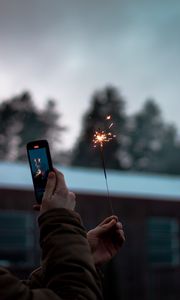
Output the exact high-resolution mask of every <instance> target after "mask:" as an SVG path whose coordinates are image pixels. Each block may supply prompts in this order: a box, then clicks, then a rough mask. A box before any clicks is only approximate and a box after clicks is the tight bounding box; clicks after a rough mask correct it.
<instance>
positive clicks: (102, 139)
mask: <svg viewBox="0 0 180 300" xmlns="http://www.w3.org/2000/svg"><path fill="white" fill-rule="evenodd" d="M106 120H108V121H109V120H111V115H108V116H106ZM113 125H114V124H113V123H111V124H110V125H109V126H108V130H107V131H106V130H101V129H98V130H97V131H95V134H94V136H93V144H94V147H97V146H99V149H100V155H101V161H102V167H103V171H104V177H105V181H106V188H107V198H108V202H109V206H110V210H111V214H112V215H113V214H114V212H113V207H112V202H111V200H110V195H109V187H108V180H107V173H106V165H105V160H104V144H105V143H108V142H110V141H111V140H112V139H113V138H115V137H116V135H114V134H112V132H111V131H109V129H110V128H111V127H112V126H113Z"/></svg>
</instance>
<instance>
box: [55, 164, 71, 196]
mask: <svg viewBox="0 0 180 300" xmlns="http://www.w3.org/2000/svg"><path fill="white" fill-rule="evenodd" d="M54 172H55V173H56V177H57V185H56V190H55V193H57V194H58V193H61V195H62V196H63V195H64V196H66V195H67V193H68V189H67V186H66V183H65V179H64V175H63V174H62V173H61V172H59V171H58V170H57V169H55V168H54Z"/></svg>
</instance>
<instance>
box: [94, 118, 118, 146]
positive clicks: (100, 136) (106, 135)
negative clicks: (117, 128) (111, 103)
mask: <svg viewBox="0 0 180 300" xmlns="http://www.w3.org/2000/svg"><path fill="white" fill-rule="evenodd" d="M106 120H111V115H108V116H106ZM113 125H114V124H113V123H111V124H110V125H109V126H108V129H110V128H111V127H112V126H113ZM115 137H116V135H113V134H112V132H110V131H108V132H106V131H104V130H100V129H98V130H97V131H95V133H94V136H93V144H94V147H96V146H97V145H99V146H100V147H101V148H102V147H103V145H104V144H105V143H108V142H110V141H111V140H112V139H113V138H115Z"/></svg>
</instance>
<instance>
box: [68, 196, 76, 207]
mask: <svg viewBox="0 0 180 300" xmlns="http://www.w3.org/2000/svg"><path fill="white" fill-rule="evenodd" d="M69 199H70V201H71V209H72V210H74V208H75V206H76V200H75V199H76V195H75V194H74V193H73V192H69Z"/></svg>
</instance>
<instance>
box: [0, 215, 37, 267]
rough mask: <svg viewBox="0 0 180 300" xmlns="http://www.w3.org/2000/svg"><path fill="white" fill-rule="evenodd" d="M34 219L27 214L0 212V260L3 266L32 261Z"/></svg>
mask: <svg viewBox="0 0 180 300" xmlns="http://www.w3.org/2000/svg"><path fill="white" fill-rule="evenodd" d="M34 226H35V225H34V217H33V216H32V215H31V214H30V213H27V212H14V211H3V212H2V211H1V212H0V260H1V263H3V264H4V265H11V264H21V265H22V264H26V265H30V264H32V263H33V261H34V251H33V250H34V245H35V242H34Z"/></svg>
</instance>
